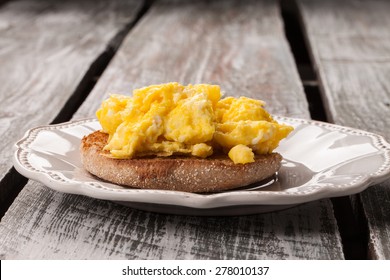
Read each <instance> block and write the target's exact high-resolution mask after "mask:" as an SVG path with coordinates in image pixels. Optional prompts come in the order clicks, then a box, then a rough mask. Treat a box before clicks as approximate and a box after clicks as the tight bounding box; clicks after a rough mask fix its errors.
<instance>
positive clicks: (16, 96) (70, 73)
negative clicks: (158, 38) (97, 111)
mask: <svg viewBox="0 0 390 280" xmlns="http://www.w3.org/2000/svg"><path fill="white" fill-rule="evenodd" d="M141 4H142V3H140V1H122V0H115V1H109V2H107V1H75V0H72V1H49V0H47V1H46V0H44V1H30V0H25V1H9V2H7V3H5V4H4V5H2V6H1V7H0V38H1V40H0V84H1V87H0V104H1V107H0V135H1V141H0V151H1V157H0V181H1V180H2V179H3V178H4V176H5V174H6V173H7V172H8V171H9V170H10V168H11V167H12V162H11V156H12V145H13V144H14V143H15V142H16V141H17V140H18V139H19V138H20V137H22V135H23V133H24V132H25V131H26V130H27V129H29V128H31V127H34V126H37V125H41V124H48V123H50V122H51V121H53V119H54V118H55V117H56V116H57V114H58V113H59V112H60V110H61V108H62V107H63V106H64V104H65V103H66V101H67V100H68V99H69V97H70V96H71V95H72V94H73V93H74V92H75V90H76V88H77V86H78V85H79V83H80V81H81V80H82V79H83V77H84V75H85V74H86V72H87V71H88V70H90V67H91V64H92V63H93V62H94V61H95V59H97V57H99V55H100V54H102V53H104V52H105V50H106V49H107V48H108V46H109V44H110V42H111V40H112V39H113V38H114V36H115V35H116V34H117V33H118V32H120V31H121V30H122V29H123V28H124V26H126V24H128V23H129V22H131V21H132V20H133V19H134V18H135V15H136V13H137V11H138V10H139V9H140V8H141V7H140V6H141ZM7 192H8V189H7V186H5V185H2V188H1V189H0V194H1V196H0V197H1V202H3V198H4V197H6V196H7Z"/></svg>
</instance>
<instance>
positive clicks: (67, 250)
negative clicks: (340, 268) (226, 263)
mask: <svg viewBox="0 0 390 280" xmlns="http://www.w3.org/2000/svg"><path fill="white" fill-rule="evenodd" d="M207 2H208V1H205V2H203V1H196V2H192V1H186V2H182V3H175V4H169V3H168V4H166V3H155V5H154V6H153V7H152V8H151V10H150V11H149V12H148V13H147V14H146V16H145V17H144V18H143V19H141V21H140V23H139V24H138V25H137V26H136V27H135V28H134V29H133V30H132V31H131V33H130V34H129V35H128V37H127V38H126V40H125V41H124V43H123V45H122V46H121V48H120V49H119V51H118V53H117V55H116V56H115V58H114V59H113V61H112V63H111V64H110V65H109V67H108V69H107V70H106V71H105V72H104V74H103V76H102V77H101V79H100V80H99V81H98V84H97V85H96V87H95V88H94V90H93V92H92V93H91V94H90V96H89V97H88V99H87V100H86V102H85V103H84V104H83V105H82V107H81V109H80V110H79V111H78V112H77V114H76V115H75V118H79V117H85V116H93V115H94V113H95V110H96V108H97V107H98V106H99V104H100V102H101V100H102V99H104V98H106V97H107V95H108V91H112V92H125V93H129V91H130V90H131V89H133V88H136V87H139V86H144V85H148V84H151V83H160V82H167V81H179V82H182V83H190V82H191V83H197V82H210V83H219V84H221V85H222V87H223V89H224V90H225V91H226V93H227V94H229V95H249V96H252V97H256V98H262V99H265V100H266V101H267V102H268V103H269V106H268V108H270V110H271V111H272V112H273V113H276V114H283V115H289V116H297V117H304V118H308V117H309V113H308V110H307V103H306V100H305V97H304V94H303V90H302V86H301V83H300V81H299V78H298V74H297V70H296V68H295V65H294V62H293V59H292V55H291V53H290V51H289V48H288V45H287V42H286V40H285V38H284V35H283V26H282V23H281V19H280V15H279V10H278V6H277V3H276V2H275V1H245V2H242V1H212V2H211V3H209V4H207ZM15 221H18V223H17V225H15ZM0 236H2V239H1V246H0V257H1V258H5V259H14V258H45V259H52V258H55V259H62V258H65V259H68V258H87V259H93V258H97V259H101V258H111V259H341V258H343V257H344V256H343V253H342V248H341V247H342V246H341V242H340V237H339V234H338V230H337V224H336V221H335V219H334V216H333V210H332V207H331V204H330V202H329V200H321V201H316V202H312V203H308V204H305V205H301V206H299V207H295V208H292V209H289V210H285V211H281V212H275V213H269V214H263V215H252V216H242V217H225V218H224V217H185V216H174V215H162V214H155V213H149V212H143V211H138V210H134V209H131V208H126V207H122V206H119V205H116V204H115V203H111V202H105V201H99V200H95V199H90V198H86V197H82V196H75V195H65V194H61V193H58V192H54V191H51V190H48V189H47V188H46V187H44V186H42V185H41V184H38V183H33V182H30V183H28V185H27V186H26V187H25V188H24V190H23V191H22V192H21V193H20V195H19V196H18V198H17V200H16V201H15V203H14V204H13V205H12V206H11V208H10V210H9V211H8V212H7V214H6V215H5V217H4V218H3V222H2V223H1V224H0Z"/></svg>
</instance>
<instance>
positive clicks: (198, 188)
mask: <svg viewBox="0 0 390 280" xmlns="http://www.w3.org/2000/svg"><path fill="white" fill-rule="evenodd" d="M107 139H108V134H106V133H104V132H101V131H95V132H93V133H91V134H89V135H87V136H85V137H84V138H83V139H82V143H81V147H80V151H81V160H82V162H83V164H84V167H85V169H86V170H88V171H89V172H90V173H92V174H93V175H95V176H97V177H99V178H101V179H104V180H106V181H109V182H112V183H115V184H119V185H123V186H128V187H134V188H141V189H160V190H175V191H184V192H194V193H207V192H219V191H224V190H229V189H234V188H238V187H243V186H246V185H249V184H252V183H255V182H258V181H261V180H264V179H266V178H268V177H270V176H272V175H273V174H274V173H275V172H277V171H278V170H279V168H280V166H281V160H282V156H281V155H280V154H278V153H271V154H266V155H257V156H256V157H255V162H252V163H246V164H234V163H233V161H232V160H231V159H229V158H228V157H227V156H226V155H220V156H217V155H213V156H211V157H208V158H205V159H203V158H195V157H188V156H187V157H185V156H182V157H142V158H133V159H115V158H112V157H109V156H107V155H109V152H107V151H104V150H103V147H104V146H105V145H106V143H107ZM105 154H106V155H105Z"/></svg>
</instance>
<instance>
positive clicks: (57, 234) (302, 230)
mask: <svg viewBox="0 0 390 280" xmlns="http://www.w3.org/2000/svg"><path fill="white" fill-rule="evenodd" d="M37 198H39V199H37ZM334 231H335V225H334V224H333V223H332V222H331V221H330V220H329V212H328V202H327V201H325V200H322V201H319V202H312V203H308V204H305V205H302V206H300V207H295V208H292V209H290V210H287V211H283V212H280V213H269V214H264V215H253V216H247V217H230V218H222V217H183V216H175V215H164V214H154V213H149V212H144V211H138V210H133V209H129V208H127V207H124V206H119V205H117V204H115V203H111V202H106V201H99V200H95V199H91V198H87V197H82V196H75V195H63V194H61V193H57V192H54V191H51V190H49V189H48V188H46V187H45V186H42V185H40V184H38V183H33V182H31V183H29V184H28V187H27V188H25V189H24V190H23V191H22V192H21V194H20V195H19V196H18V198H17V199H16V201H15V203H14V204H13V205H12V206H11V209H10V210H9V212H7V214H6V215H5V216H4V218H3V221H2V223H1V225H0V233H1V234H2V235H1V239H0V240H1V246H0V259H323V258H327V259H328V258H331V259H332V258H340V257H342V256H341V255H340V252H339V250H340V244H339V242H338V240H337V239H336V238H334V236H335V233H334ZM319 238H321V239H322V240H323V242H322V244H320V245H319V244H318V243H319V242H318V241H317V240H318V239H319ZM313 241H314V242H313ZM331 248H333V250H332V249H331Z"/></svg>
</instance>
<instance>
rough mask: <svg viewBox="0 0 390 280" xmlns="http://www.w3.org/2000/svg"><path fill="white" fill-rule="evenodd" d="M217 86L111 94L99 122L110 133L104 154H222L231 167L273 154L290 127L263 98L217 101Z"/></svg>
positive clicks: (154, 87) (156, 87)
mask: <svg viewBox="0 0 390 280" xmlns="http://www.w3.org/2000/svg"><path fill="white" fill-rule="evenodd" d="M221 97H222V94H221V90H220V87H219V86H217V85H206V84H198V85H187V86H183V85H181V84H179V83H168V84H161V85H152V86H148V87H144V88H141V89H136V90H134V92H133V96H132V97H129V96H123V95H117V94H113V95H111V96H110V98H108V99H107V100H105V101H103V103H102V106H101V108H100V109H99V110H98V111H97V113H96V115H97V118H98V120H99V122H100V124H101V126H102V129H103V131H104V132H106V133H108V134H109V139H108V143H107V145H106V146H105V148H104V149H105V150H108V151H110V154H111V156H112V157H114V158H119V159H124V158H133V157H137V156H148V155H157V156H170V155H173V154H180V155H192V156H196V157H201V158H206V157H208V156H210V155H212V154H213V152H214V151H216V150H221V151H223V152H224V153H226V154H228V156H229V157H230V158H231V159H232V160H233V162H234V163H242V164H243V163H249V162H253V161H254V158H255V154H266V153H271V152H272V151H273V150H274V149H275V148H276V147H277V146H278V144H279V142H280V140H281V139H283V138H285V137H286V136H287V135H288V134H289V133H290V132H291V131H292V130H293V128H292V127H291V126H287V125H284V124H279V123H277V122H276V121H275V120H273V119H272V117H271V115H270V114H269V113H268V112H267V111H266V110H264V108H263V106H264V105H265V104H264V102H263V101H261V100H254V99H250V98H246V97H240V98H234V97H227V98H224V99H221Z"/></svg>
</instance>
